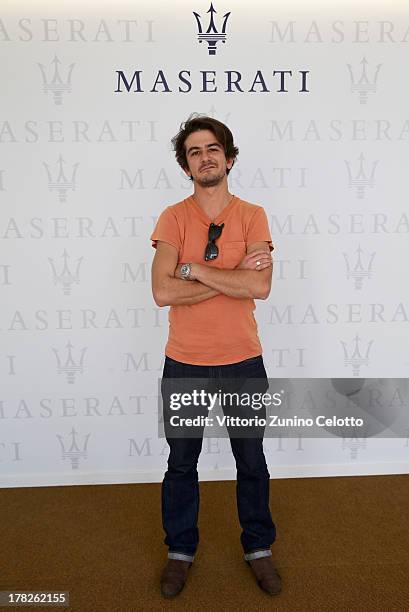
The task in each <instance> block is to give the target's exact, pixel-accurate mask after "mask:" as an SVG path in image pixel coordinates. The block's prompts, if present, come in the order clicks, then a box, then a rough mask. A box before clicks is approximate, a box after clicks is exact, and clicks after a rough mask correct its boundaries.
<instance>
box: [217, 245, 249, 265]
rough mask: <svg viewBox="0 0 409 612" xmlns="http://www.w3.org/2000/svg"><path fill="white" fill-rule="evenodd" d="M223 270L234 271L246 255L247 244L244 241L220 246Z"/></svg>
mask: <svg viewBox="0 0 409 612" xmlns="http://www.w3.org/2000/svg"><path fill="white" fill-rule="evenodd" d="M220 251H221V252H222V262H223V268H226V269H228V270H233V268H235V267H236V266H237V265H238V264H239V263H240V262H241V260H242V259H243V257H244V256H245V254H246V243H245V242H244V241H242V240H234V241H229V242H225V243H224V244H223V246H220Z"/></svg>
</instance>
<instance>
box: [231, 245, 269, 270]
mask: <svg viewBox="0 0 409 612" xmlns="http://www.w3.org/2000/svg"><path fill="white" fill-rule="evenodd" d="M271 265H272V262H271V254H270V253H269V252H267V251H266V250H257V251H252V252H251V253H249V254H247V255H245V256H244V257H243V259H242V260H241V262H240V263H239V264H238V265H237V266H236V268H235V270H257V271H258V272H259V271H260V270H264V269H265V268H268V267H269V266H271Z"/></svg>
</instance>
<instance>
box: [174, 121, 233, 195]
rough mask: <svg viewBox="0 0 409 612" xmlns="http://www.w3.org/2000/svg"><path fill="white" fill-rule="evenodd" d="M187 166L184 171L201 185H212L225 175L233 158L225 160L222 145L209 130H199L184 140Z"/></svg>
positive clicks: (219, 181)
mask: <svg viewBox="0 0 409 612" xmlns="http://www.w3.org/2000/svg"><path fill="white" fill-rule="evenodd" d="M185 150H186V159H187V164H188V167H187V168H185V172H186V174H187V175H188V176H190V177H191V178H193V181H194V182H195V183H197V184H198V185H200V186H201V187H214V186H215V185H218V184H219V183H221V182H222V181H223V179H224V177H225V176H226V170H227V169H230V168H231V167H232V166H233V160H232V159H230V160H226V155H225V153H224V149H223V146H222V145H221V144H220V142H218V140H217V138H216V136H215V135H214V134H213V132H211V131H210V130H199V131H197V132H193V134H190V135H189V136H188V137H187V138H186V140H185Z"/></svg>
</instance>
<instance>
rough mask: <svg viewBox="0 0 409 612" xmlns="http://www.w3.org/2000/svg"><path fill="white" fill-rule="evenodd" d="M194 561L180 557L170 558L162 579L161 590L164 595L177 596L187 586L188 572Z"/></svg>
mask: <svg viewBox="0 0 409 612" xmlns="http://www.w3.org/2000/svg"><path fill="white" fill-rule="evenodd" d="M191 565H192V563H191V562H190V561H180V560H179V559H168V562H167V564H166V566H165V569H164V570H163V572H162V576H161V580H160V590H161V592H162V595H163V596H164V597H176V595H179V593H180V591H181V590H182V589H183V587H184V586H185V582H186V580H187V573H188V571H189V568H190V566H191Z"/></svg>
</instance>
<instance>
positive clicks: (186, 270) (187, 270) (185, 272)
mask: <svg viewBox="0 0 409 612" xmlns="http://www.w3.org/2000/svg"><path fill="white" fill-rule="evenodd" d="M180 273H181V275H182V276H185V277H186V276H189V273H190V266H189V264H183V266H182V267H181V268H180Z"/></svg>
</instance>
